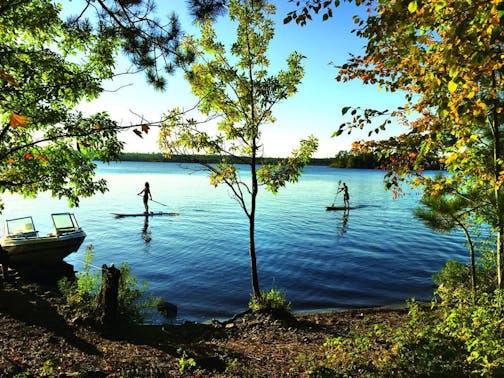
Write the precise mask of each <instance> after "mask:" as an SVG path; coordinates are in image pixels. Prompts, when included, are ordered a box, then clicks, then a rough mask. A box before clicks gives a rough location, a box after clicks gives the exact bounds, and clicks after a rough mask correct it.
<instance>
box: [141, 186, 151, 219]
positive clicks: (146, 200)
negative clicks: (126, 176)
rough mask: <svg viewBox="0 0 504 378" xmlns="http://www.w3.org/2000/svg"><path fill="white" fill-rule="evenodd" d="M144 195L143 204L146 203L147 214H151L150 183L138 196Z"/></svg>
mask: <svg viewBox="0 0 504 378" xmlns="http://www.w3.org/2000/svg"><path fill="white" fill-rule="evenodd" d="M142 193H143V203H144V207H145V213H146V214H148V213H149V198H150V199H151V200H152V194H151V192H150V187H149V183H148V182H146V183H145V187H144V188H143V189H142V191H141V192H140V193H138V195H140V194H142Z"/></svg>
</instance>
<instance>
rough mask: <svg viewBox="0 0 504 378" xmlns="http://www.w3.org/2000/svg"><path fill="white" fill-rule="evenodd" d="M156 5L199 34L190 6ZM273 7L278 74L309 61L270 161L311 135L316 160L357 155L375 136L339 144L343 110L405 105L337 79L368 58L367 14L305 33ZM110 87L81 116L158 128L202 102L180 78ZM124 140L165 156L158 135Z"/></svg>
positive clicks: (223, 25)
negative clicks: (297, 60)
mask: <svg viewBox="0 0 504 378" xmlns="http://www.w3.org/2000/svg"><path fill="white" fill-rule="evenodd" d="M157 2H158V9H157V12H158V13H159V15H160V16H165V15H167V14H169V13H171V12H175V13H176V14H177V15H178V16H179V18H180V21H181V26H182V29H183V30H184V31H186V32H188V33H189V34H197V32H198V31H197V28H196V27H195V26H194V24H193V23H192V19H191V18H190V16H189V15H188V12H187V8H186V2H185V0H174V1H169V2H168V1H162V0H157ZM273 3H274V4H275V5H276V6H277V13H276V15H275V16H274V18H273V20H274V21H275V37H274V39H273V41H272V42H271V44H270V49H269V52H268V55H269V58H270V66H271V73H276V72H278V71H279V70H280V69H282V68H284V67H286V59H287V57H288V55H289V54H290V53H291V52H293V51H297V52H300V53H301V54H303V55H304V56H305V57H306V59H305V60H304V61H303V65H304V68H305V77H304V78H303V81H302V83H301V85H300V86H299V87H298V92H297V93H296V94H295V95H294V96H293V97H290V98H288V99H286V100H284V101H283V102H282V103H280V104H278V105H276V106H275V107H274V108H273V115H274V116H275V118H276V122H275V123H274V124H268V125H264V127H263V128H262V143H263V146H264V152H263V153H264V156H268V157H285V156H288V155H289V154H290V153H291V151H292V150H293V149H295V148H297V147H298V146H299V141H300V140H301V139H305V138H307V137H308V136H309V135H312V134H313V135H315V136H316V137H317V138H318V139H319V148H318V151H317V152H316V154H315V155H314V157H316V158H327V157H333V156H335V155H336V154H337V153H338V152H339V151H341V150H350V148H351V144H352V142H353V141H355V140H360V139H367V135H368V133H367V131H364V132H360V133H352V134H350V135H347V133H343V134H342V135H340V136H339V137H337V138H333V137H331V135H332V134H333V132H335V131H336V130H337V129H338V127H339V125H340V124H341V123H343V122H344V121H347V120H348V117H349V115H347V116H346V117H347V118H344V117H342V115H341V109H342V108H343V107H345V106H352V107H356V106H361V107H375V108H378V109H385V108H389V109H390V107H391V106H394V105H395V106H399V105H402V104H403V103H404V98H403V97H402V96H401V95H399V94H391V93H388V92H385V91H380V90H379V89H378V88H377V87H373V86H370V85H366V86H365V85H363V84H362V83H361V82H360V81H353V82H350V83H341V82H337V81H336V80H335V77H336V76H337V70H336V69H335V68H334V67H333V66H332V65H331V64H330V62H333V63H335V64H339V65H341V64H343V63H345V61H346V59H347V58H348V56H349V54H350V53H353V54H358V53H361V52H362V49H363V47H364V45H365V41H364V40H363V39H359V38H357V37H356V36H355V35H354V34H352V33H351V30H352V29H353V28H355V24H354V22H353V19H352V15H354V14H356V13H357V12H362V11H363V10H362V9H357V8H355V6H354V5H353V4H347V3H343V2H342V5H341V7H340V8H338V9H337V10H336V11H334V16H333V18H330V19H329V20H327V21H325V22H323V21H322V20H321V17H316V16H314V18H313V21H312V22H308V24H307V25H306V26H304V27H301V26H299V25H297V24H296V23H295V22H291V23H289V24H287V25H284V24H283V19H284V18H285V16H286V14H287V12H288V11H289V10H291V9H293V4H292V3H288V2H287V1H286V0H282V1H279V0H277V1H273ZM74 4H75V3H74ZM216 29H217V35H218V37H219V40H221V41H222V42H224V43H230V42H232V41H233V40H234V39H233V38H234V36H235V26H234V25H233V24H231V22H230V21H229V20H228V19H227V16H226V15H225V16H223V17H220V18H219V19H218V23H217V26H216ZM128 66H129V63H128V62H126V61H125V60H121V61H120V64H119V66H118V69H119V70H124V69H125V68H127V67H128ZM104 88H105V92H104V93H103V94H102V95H101V96H100V98H99V99H97V100H95V101H93V102H91V103H87V104H82V105H81V106H80V110H82V111H84V112H85V113H91V112H96V111H107V112H108V113H109V114H110V115H111V117H112V118H113V119H114V120H116V121H117V122H119V124H121V125H130V124H138V123H140V122H143V121H148V122H154V121H158V120H160V118H161V117H162V114H164V113H166V112H167V111H168V110H169V109H172V108H174V107H181V108H185V109H188V108H192V107H193V106H194V105H195V104H196V101H197V98H196V97H194V96H193V95H192V94H191V91H190V87H189V84H188V83H187V82H186V81H185V80H184V78H183V75H182V73H181V72H178V73H177V74H175V75H174V76H170V77H168V85H167V89H166V90H165V91H164V92H159V91H156V90H155V89H153V88H152V87H150V86H149V85H148V84H146V82H145V77H144V76H143V74H140V75H125V76H120V77H119V78H117V79H114V80H113V81H109V82H106V83H104ZM140 117H143V120H142V119H141V118H140ZM398 132H399V131H398V130H397V127H396V128H394V127H393V128H392V130H391V131H387V133H386V134H384V135H382V136H381V137H386V136H389V135H391V134H397V133H398ZM120 138H121V139H122V140H124V141H125V142H126V145H125V151H126V152H148V153H150V152H154V153H156V152H160V149H159V146H158V143H157V139H158V130H157V129H151V130H150V132H149V134H148V135H146V136H144V138H142V139H140V138H139V137H138V136H136V134H134V133H133V132H132V131H131V130H129V131H126V132H124V133H122V134H121V136H120Z"/></svg>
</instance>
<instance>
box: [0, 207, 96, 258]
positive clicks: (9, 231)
mask: <svg viewBox="0 0 504 378" xmlns="http://www.w3.org/2000/svg"><path fill="white" fill-rule="evenodd" d="M51 217H52V222H53V225H54V229H53V231H52V232H51V233H49V234H47V235H43V236H41V235H39V231H37V229H36V228H35V224H34V223H33V219H32V217H31V216H29V217H23V218H14V219H7V220H6V221H5V223H4V228H3V236H2V238H1V239H0V245H1V246H2V247H3V248H4V249H5V250H6V251H7V255H8V256H9V263H10V264H13V265H16V264H43V265H49V264H55V263H58V262H60V261H62V260H63V259H64V258H65V257H66V256H68V255H69V254H71V253H73V252H76V251H77V250H78V249H79V247H80V246H81V244H82V242H83V241H84V239H85V237H86V233H85V232H84V231H83V230H82V229H81V228H80V226H79V224H78V223H77V220H76V218H75V215H74V214H72V213H54V214H51Z"/></svg>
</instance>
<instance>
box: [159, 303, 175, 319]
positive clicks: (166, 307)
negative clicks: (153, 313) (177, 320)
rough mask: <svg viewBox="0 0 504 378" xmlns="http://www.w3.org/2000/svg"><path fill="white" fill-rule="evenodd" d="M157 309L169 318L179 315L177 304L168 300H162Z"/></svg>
mask: <svg viewBox="0 0 504 378" xmlns="http://www.w3.org/2000/svg"><path fill="white" fill-rule="evenodd" d="M157 309H158V311H159V313H160V314H161V315H163V316H165V317H167V318H174V317H175V316H177V312H178V309H177V305H174V304H173V303H170V302H167V301H165V300H162V301H161V302H159V303H158V305H157Z"/></svg>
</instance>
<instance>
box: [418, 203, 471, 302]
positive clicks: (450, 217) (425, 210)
mask: <svg viewBox="0 0 504 378" xmlns="http://www.w3.org/2000/svg"><path fill="white" fill-rule="evenodd" d="M420 203H421V205H422V206H421V207H418V208H416V209H415V211H414V215H415V217H417V218H418V219H421V220H422V221H423V222H424V223H425V224H426V225H427V226H428V227H430V228H432V229H433V230H435V231H437V232H441V233H446V232H452V231H454V230H455V229H457V228H459V229H461V230H462V231H463V232H464V236H465V238H466V241H467V248H468V250H469V258H470V261H471V288H472V297H473V298H472V299H473V303H475V301H476V295H477V292H476V289H477V287H476V282H477V279H476V256H475V250H474V243H473V240H472V237H471V233H470V231H469V225H470V224H471V222H470V217H471V211H472V210H473V209H472V207H471V204H472V201H471V200H470V198H469V197H468V196H466V195H464V196H463V195H458V196H453V195H449V194H438V195H436V196H429V195H424V196H423V197H422V199H421V200H420Z"/></svg>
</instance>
